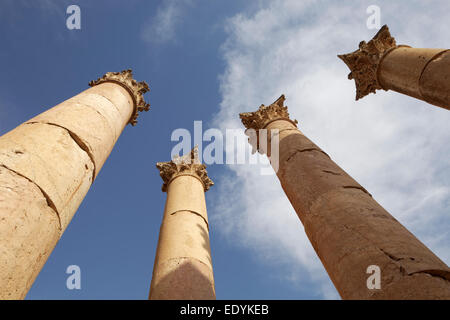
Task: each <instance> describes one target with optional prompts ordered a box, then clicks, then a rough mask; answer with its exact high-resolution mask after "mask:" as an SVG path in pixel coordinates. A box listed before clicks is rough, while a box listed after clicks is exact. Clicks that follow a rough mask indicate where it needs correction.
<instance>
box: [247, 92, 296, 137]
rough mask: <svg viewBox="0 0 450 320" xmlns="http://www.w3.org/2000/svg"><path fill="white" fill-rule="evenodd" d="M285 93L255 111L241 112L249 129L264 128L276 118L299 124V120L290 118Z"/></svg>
mask: <svg viewBox="0 0 450 320" xmlns="http://www.w3.org/2000/svg"><path fill="white" fill-rule="evenodd" d="M284 100H286V98H285V97H284V94H283V95H281V97H279V98H278V99H277V100H276V101H275V102H274V103H272V104H271V105H269V106H265V105H263V104H262V105H261V106H260V107H259V109H258V110H257V111H255V112H245V113H241V114H239V117H240V118H241V121H242V123H243V124H244V126H245V127H246V128H247V129H254V130H256V131H258V130H260V129H264V128H265V127H266V126H267V124H268V123H269V122H272V121H275V120H280V119H284V120H289V121H291V122H293V123H294V124H295V125H297V123H298V122H297V120H294V121H292V120H291V119H290V118H289V112H288V107H287V106H284Z"/></svg>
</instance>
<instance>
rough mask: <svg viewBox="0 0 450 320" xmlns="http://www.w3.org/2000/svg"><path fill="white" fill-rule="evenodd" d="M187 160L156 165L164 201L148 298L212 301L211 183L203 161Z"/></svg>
mask: <svg viewBox="0 0 450 320" xmlns="http://www.w3.org/2000/svg"><path fill="white" fill-rule="evenodd" d="M194 152H195V153H196V152H197V151H196V150H194V151H193V152H192V153H191V155H194ZM187 156H189V157H190V155H187ZM180 159H181V160H180ZM186 159H189V158H188V157H184V158H178V159H174V160H173V161H171V162H166V163H158V168H159V169H160V170H161V176H162V177H163V179H164V181H165V183H164V186H163V191H166V192H167V200H166V206H165V209H164V217H163V222H162V224H161V229H160V234H159V241H158V249H157V253H156V257H155V264H154V269H153V277H152V282H151V288H150V295H149V299H152V300H180V299H181V300H184V299H193V300H204V299H215V289H214V277H213V268H212V261H211V249H210V244H209V226H208V215H207V212H206V202H205V191H206V190H207V189H208V188H209V185H211V184H212V182H211V180H209V178H208V177H207V175H206V170H205V169H204V165H200V164H194V162H192V163H186V162H185V160H186ZM191 159H194V157H193V158H191ZM177 161H179V162H177ZM197 161H198V158H197ZM176 163H178V166H177V164H176ZM195 166H197V168H199V170H196V169H195V168H194V167H195Z"/></svg>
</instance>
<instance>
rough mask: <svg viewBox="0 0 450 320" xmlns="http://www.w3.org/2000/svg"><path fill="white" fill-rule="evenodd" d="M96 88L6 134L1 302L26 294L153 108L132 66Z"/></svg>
mask: <svg viewBox="0 0 450 320" xmlns="http://www.w3.org/2000/svg"><path fill="white" fill-rule="evenodd" d="M90 85H91V86H93V87H92V88H90V89H88V90H85V91H83V92H81V93H80V94H78V95H76V96H74V97H72V98H70V99H68V100H66V101H64V102H62V103H61V104H59V105H57V106H55V107H53V108H51V109H49V110H47V111H46V112H44V113H42V114H40V115H38V116H36V117H34V118H32V119H31V120H29V121H27V122H25V123H23V124H21V125H19V126H18V127H17V128H15V129H13V130H12V131H10V132H8V133H7V134H5V135H3V136H1V137H0V299H22V298H24V297H25V295H26V294H27V292H28V290H29V288H30V287H31V285H32V284H33V282H34V280H35V278H36V276H37V275H38V274H39V271H40V270H41V268H42V267H43V265H44V264H45V262H46V260H47V258H48V257H49V255H50V253H51V252H52V250H53V248H54V246H55V245H56V243H57V242H58V240H59V238H60V237H61V235H62V233H63V232H64V230H65V229H66V227H67V225H68V224H69V222H70V220H71V219H72V217H73V215H74V214H75V212H76V210H77V209H78V207H79V205H80V204H81V202H82V200H83V199H84V197H85V195H86V193H87V192H88V190H89V188H90V187H91V185H92V183H93V181H94V179H95V178H96V176H97V175H98V173H99V171H100V169H101V167H102V166H103V164H104V162H105V161H106V159H107V158H108V156H109V154H110V152H111V150H112V148H113V147H114V144H115V143H116V141H117V139H118V138H119V136H120V134H121V132H122V130H123V129H124V127H125V125H126V124H127V123H132V124H134V123H135V122H136V117H137V111H138V110H147V109H148V105H147V104H145V103H144V102H143V98H142V94H143V93H145V91H147V90H148V87H147V84H145V83H136V82H135V81H134V80H133V79H132V75H131V70H127V71H124V72H122V73H108V74H106V75H105V76H104V77H103V78H100V79H99V80H97V81H93V82H91V83H90ZM138 91H139V92H138Z"/></svg>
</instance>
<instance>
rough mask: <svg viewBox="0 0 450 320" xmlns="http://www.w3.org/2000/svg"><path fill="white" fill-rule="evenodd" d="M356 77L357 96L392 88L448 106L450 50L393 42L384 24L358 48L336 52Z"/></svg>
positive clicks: (449, 94)
mask: <svg viewBox="0 0 450 320" xmlns="http://www.w3.org/2000/svg"><path fill="white" fill-rule="evenodd" d="M339 58H341V59H342V60H343V61H344V62H345V63H346V64H347V66H348V67H349V68H350V70H351V73H350V74H349V79H355V83H356V90H357V94H356V100H358V99H360V98H362V97H364V96H366V95H367V94H369V93H372V92H373V93H374V92H375V91H376V90H378V89H384V90H393V91H396V92H399V93H403V94H406V95H408V96H411V97H414V98H417V99H420V100H423V101H426V102H428V103H430V104H433V105H436V106H439V107H442V108H445V109H449V110H450V76H449V74H450V51H449V50H448V49H423V48H411V47H409V46H406V45H396V41H395V39H394V38H393V37H392V36H391V35H390V33H389V29H388V28H387V26H383V28H381V29H380V31H379V32H378V33H377V34H376V35H375V36H374V38H373V39H372V40H371V41H369V42H368V43H366V42H364V41H363V42H361V43H360V45H359V49H358V50H356V51H354V52H352V53H349V54H345V55H339Z"/></svg>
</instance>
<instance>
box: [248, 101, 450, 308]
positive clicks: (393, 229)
mask: <svg viewBox="0 0 450 320" xmlns="http://www.w3.org/2000/svg"><path fill="white" fill-rule="evenodd" d="M283 101H284V97H283V96H282V97H281V98H280V99H279V100H277V101H276V102H275V103H274V104H272V105H270V106H268V107H266V106H262V107H261V108H260V110H259V111H257V112H253V113H245V114H241V118H242V119H243V122H244V125H245V126H246V127H247V128H249V129H255V130H260V129H263V128H265V129H268V130H272V131H273V130H278V132H279V161H277V159H271V162H272V163H274V162H275V161H277V166H274V168H278V172H277V176H278V178H279V180H280V183H281V186H282V188H283V190H284V192H285V193H286V195H287V197H288V199H289V201H290V202H291V204H292V206H293V207H294V209H295V211H296V212H297V215H298V217H299V218H300V220H301V222H302V223H303V226H304V228H305V232H306V234H307V236H308V238H309V240H310V241H311V244H312V245H313V247H314V250H315V251H316V253H317V255H318V256H319V258H320V260H321V261H322V263H323V265H324V267H325V269H326V270H327V272H328V274H329V276H330V278H331V280H332V281H333V283H334V285H335V287H336V289H337V290H338V292H339V294H340V295H341V297H342V298H344V299H449V298H450V281H449V280H450V269H449V268H448V267H447V265H446V264H445V263H443V262H442V261H441V260H440V259H439V258H438V257H436V256H435V255H434V254H433V253H432V252H431V251H430V250H429V249H428V248H427V247H426V246H425V245H424V244H422V243H421V242H420V241H419V240H418V239H417V238H416V237H415V236H414V235H413V234H411V233H410V232H409V231H408V230H407V229H406V228H405V227H403V226H402V225H401V224H400V223H399V222H398V221H397V220H396V219H395V218H394V217H392V216H391V215H390V214H389V213H388V212H387V211H386V210H385V209H383V208H382V207H381V206H380V205H379V204H378V203H377V202H376V201H375V200H374V199H373V198H372V196H371V195H370V194H369V193H368V192H367V190H365V189H364V188H363V187H362V186H361V185H359V184H358V183H357V182H356V181H355V180H354V179H353V178H352V177H350V176H349V175H348V174H347V173H346V172H345V171H344V170H342V169H341V168H340V167H339V166H338V165H336V164H335V163H334V162H333V161H332V160H331V159H330V157H329V156H328V155H327V154H326V153H325V152H324V151H323V150H321V149H320V148H319V147H318V146H317V145H315V144H314V143H313V142H311V141H310V140H309V139H308V138H307V137H306V136H305V135H304V134H303V133H302V132H301V131H300V130H298V129H297V126H296V124H295V122H293V121H291V120H289V114H288V113H287V107H284V106H283ZM277 119H279V120H277ZM267 123H268V124H267ZM268 136H269V137H270V134H268ZM371 265H376V266H378V267H380V269H381V289H380V290H376V289H375V290H374V289H369V288H368V287H367V278H368V277H369V275H368V274H367V273H366V271H367V268H368V267H369V266H371Z"/></svg>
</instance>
